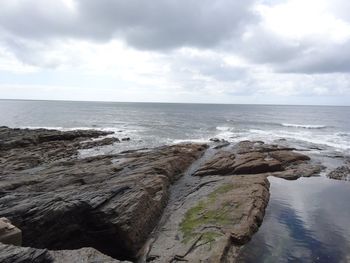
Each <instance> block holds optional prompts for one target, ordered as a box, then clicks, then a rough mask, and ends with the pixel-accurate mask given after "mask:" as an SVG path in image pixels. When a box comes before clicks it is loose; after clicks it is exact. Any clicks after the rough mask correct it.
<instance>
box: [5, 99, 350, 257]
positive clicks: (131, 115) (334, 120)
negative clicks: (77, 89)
mask: <svg viewBox="0 0 350 263" xmlns="http://www.w3.org/2000/svg"><path fill="white" fill-rule="evenodd" d="M349 116H350V107H326V106H271V105H205V104H166V103H112V102H110V103H109V102H63V101H15V100H0V126H2V125H5V126H9V127H21V128H24V127H27V128H28V127H29V128H38V127H42V128H51V129H61V130H70V129H91V128H92V129H101V130H110V131H114V132H115V134H114V135H111V136H117V137H119V138H123V137H130V138H131V141H130V142H122V143H118V144H115V145H112V146H106V147H102V148H99V149H93V150H84V151H82V152H81V155H82V156H83V157H84V156H85V155H94V154H101V153H117V152H120V151H124V150H129V149H137V148H144V147H154V146H159V145H163V144H174V143H180V142H208V141H209V139H210V138H214V137H216V138H219V139H225V140H227V141H230V142H238V141H241V140H262V141H265V142H277V143H281V144H287V145H290V146H293V147H296V148H298V149H300V150H306V151H307V153H308V154H309V155H312V156H313V157H314V158H315V159H316V160H318V161H321V162H322V163H323V164H325V165H326V166H327V167H328V168H329V169H331V168H334V167H336V166H338V165H340V164H341V163H342V162H343V161H344V160H345V159H346V158H349V156H350V118H349ZM349 160H350V158H349ZM326 172H327V171H325V173H326ZM269 180H270V182H271V199H270V202H269V204H268V207H267V211H266V216H265V218H264V222H263V224H262V226H261V228H260V229H259V231H258V232H257V233H256V234H255V235H254V236H253V239H252V241H251V242H250V243H248V245H247V246H246V247H245V248H244V249H243V252H242V254H241V256H240V261H241V262H248V263H249V262H350V231H349V229H350V220H349V218H350V202H349V200H350V182H344V181H335V180H331V179H328V178H326V177H325V175H324V174H321V176H320V177H314V178H301V179H299V180H297V181H292V182H290V181H286V180H282V179H277V178H269Z"/></svg>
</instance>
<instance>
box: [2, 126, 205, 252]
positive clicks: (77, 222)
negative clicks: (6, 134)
mask: <svg viewBox="0 0 350 263" xmlns="http://www.w3.org/2000/svg"><path fill="white" fill-rule="evenodd" d="M17 132H19V133H20V131H17V130H15V133H17ZM31 133H32V131H31ZM39 134H41V130H40V131H39ZM60 134H61V133H60ZM62 134H63V137H64V138H67V135H65V133H62ZM68 134H69V136H68V138H72V137H73V135H71V134H70V133H68ZM73 134H75V133H73ZM92 134H94V133H92ZM98 134H100V133H99V132H98V133H96V136H97V135H98ZM10 137H11V136H10ZM12 137H15V136H12ZM83 137H84V140H86V138H87V137H86V136H85V135H84V136H83ZM93 137H94V136H93ZM44 138H45V139H44V142H39V143H38V144H36V142H35V143H34V144H33V145H32V144H30V145H27V146H26V147H25V148H22V149H21V151H22V152H23V154H27V155H33V154H38V155H39V156H38V158H39V159H40V160H44V159H45V157H46V156H45V154H46V152H45V149H46V147H48V146H47V145H48V144H50V145H51V147H52V146H53V144H54V143H56V142H57V140H58V138H57V137H56V135H55V136H45V137H44ZM49 138H52V140H53V141H50V140H49ZM80 138H81V137H75V139H72V140H73V141H74V143H76V142H77V140H78V142H79V143H80V141H79V140H80ZM40 140H41V139H40ZM7 141H10V142H11V143H8V142H6V141H5V142H4V143H3V145H5V144H6V145H7V146H6V147H3V148H2V151H1V156H2V158H3V159H4V161H3V162H2V163H1V166H2V167H3V168H5V169H3V170H2V173H1V178H2V180H1V182H0V215H1V216H6V217H7V218H9V219H10V220H11V221H12V222H13V224H14V225H16V226H17V227H19V228H20V229H21V230H22V231H23V245H24V246H31V247H34V248H48V249H55V250H56V249H78V248H81V247H94V248H96V249H98V250H99V251H101V252H102V253H105V254H107V255H110V256H113V257H115V258H120V259H132V258H134V257H135V256H136V254H137V252H138V250H139V249H140V247H141V246H142V245H143V243H144V241H145V240H146V239H147V236H148V234H149V233H150V232H151V231H152V229H153V227H154V226H155V224H156V223H157V221H158V218H159V217H160V216H161V214H162V210H163V208H164V206H165V205H166V202H167V198H168V188H169V186H170V184H171V183H172V182H174V181H175V180H176V179H178V178H179V177H180V176H181V175H182V174H183V172H184V171H185V170H186V169H187V167H188V166H189V165H190V164H191V163H192V162H194V161H195V160H196V159H198V158H199V157H200V156H201V154H202V153H203V151H204V150H205V149H206V146H205V145H191V144H185V145H175V146H170V147H160V148H156V149H152V150H148V151H147V150H146V151H145V150H144V151H130V152H126V153H122V154H118V155H109V156H105V155H102V156H96V157H90V158H85V159H77V158H63V159H59V157H58V155H54V158H53V159H50V160H47V159H45V160H46V162H44V163H42V162H40V163H38V164H37V165H34V163H33V162H32V160H31V159H30V160H28V159H22V163H23V165H21V169H18V165H17V163H16V162H11V161H8V160H9V158H12V155H11V154H9V153H13V151H17V149H18V148H16V147H17V146H18V145H19V144H18V143H13V142H12V141H14V140H9V139H8V140H7ZM19 141H20V140H19ZM61 143H62V144H65V146H57V147H56V148H59V149H63V147H66V146H67V145H68V146H67V148H66V149H68V151H69V149H70V146H69V145H71V144H70V143H67V141H66V140H63V141H61ZM10 145H12V146H11V147H12V148H11V147H10ZM13 147H14V148H13ZM40 147H42V148H40ZM73 148H74V149H75V150H76V149H77V148H76V147H73ZM18 151H19V149H18ZM62 151H63V150H62ZM16 153H18V152H16ZM67 155H68V153H67ZM64 156H66V155H65V154H64ZM26 162H29V164H28V165H27V163H26Z"/></svg>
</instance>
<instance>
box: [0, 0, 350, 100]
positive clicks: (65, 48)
mask: <svg viewBox="0 0 350 263" xmlns="http://www.w3.org/2000/svg"><path fill="white" fill-rule="evenodd" d="M35 3H36V4H33V0H23V1H17V0H14V1H4V0H0V4H1V5H2V9H1V10H0V16H1V18H0V21H1V23H0V56H1V60H0V97H2V98H15V97H18V98H30V97H32V98H40V99H44V98H49V99H55V98H56V99H76V100H79V99H83V100H124V101H176V102H181V101H184V102H215V103H219V102H223V103H236V102H239V103H242V102H243V103H254V102H259V103H279V102H280V101H282V102H284V101H285V102H286V103H292V104H293V103H296V102H299V101H303V102H304V103H312V104H314V103H317V101H318V100H317V98H319V102H320V103H328V102H327V99H325V98H326V97H327V96H328V97H329V103H332V104H337V100H338V98H342V100H339V103H338V104H343V103H344V101H346V98H349V100H348V101H350V94H349V93H350V73H348V72H350V19H349V18H348V17H347V16H346V15H345V13H344V10H343V9H344V7H346V6H348V3H347V2H346V1H344V0H336V1H330V0H328V1H326V0H319V1H316V0H310V1H302V0H287V1H259V2H257V1H256V2H255V1H247V2H245V3H244V4H243V3H242V2H238V1H233V2H231V1H228V0H220V1H219V2H210V1H206V2H205V3H202V2H198V1H190V2H186V4H185V3H184V2H182V1H176V2H175V1H171V0H166V1H165V2H161V3H160V2H159V1H156V2H152V3H150V2H148V1H141V2H138V3H140V4H141V7H140V6H139V5H137V4H136V2H135V1H129V2H128V3H126V2H122V1H110V0H103V1H101V2H99V1H92V0H87V1H78V0H76V1H75V0H60V1H41V0H39V1H38V2H35ZM254 3H255V4H254ZM157 4H158V6H157ZM253 7H254V8H253ZM118 8H120V10H119V9H118ZM160 8H163V9H162V10H160ZM233 9H234V11H232V10H233ZM121 10H123V13H121V12H122V11H121ZM252 10H255V13H254V12H252ZM194 14H197V15H194ZM135 16H137V17H135ZM50 86H51V87H52V89H49V87H50ZM289 98H290V99H289ZM298 98H300V99H298ZM301 98H302V99H301ZM293 100H294V101H293Z"/></svg>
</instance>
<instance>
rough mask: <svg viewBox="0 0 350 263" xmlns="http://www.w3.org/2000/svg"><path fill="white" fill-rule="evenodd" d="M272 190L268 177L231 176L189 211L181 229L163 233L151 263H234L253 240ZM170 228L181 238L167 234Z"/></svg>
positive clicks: (149, 254) (153, 252) (149, 255)
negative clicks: (235, 255) (241, 248)
mask: <svg viewBox="0 0 350 263" xmlns="http://www.w3.org/2000/svg"><path fill="white" fill-rule="evenodd" d="M268 189H269V182H268V180H267V179H266V177H264V176H257V175H246V176H228V177H227V178H226V179H225V181H222V182H221V184H219V185H218V186H217V187H216V189H215V190H214V191H212V192H211V193H209V194H208V195H207V196H206V197H204V198H202V199H200V200H198V201H197V203H195V204H194V205H193V206H192V207H191V208H189V209H188V210H187V212H186V213H185V214H184V215H183V218H182V220H181V221H180V222H179V224H178V225H171V224H168V226H165V228H164V229H162V231H163V233H164V234H162V233H161V234H160V235H159V236H158V238H157V239H156V240H155V241H154V243H153V245H152V248H151V250H150V252H149V253H148V259H147V261H148V262H181V261H187V262H234V258H235V257H234V254H235V253H236V249H237V247H239V246H241V245H242V244H245V243H246V242H248V241H249V240H250V237H251V236H252V235H253V234H254V233H255V232H256V231H257V230H258V227H259V225H260V224H261V222H262V220H263V216H264V212H265V208H266V206H267V203H268V200H269V191H268ZM167 227H171V228H177V230H176V231H177V234H172V233H174V231H170V232H169V234H167V231H168V230H170V229H167ZM176 231H175V232H176ZM171 237H172V240H169V238H171Z"/></svg>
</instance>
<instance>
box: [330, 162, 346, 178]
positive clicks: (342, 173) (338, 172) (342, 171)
mask: <svg viewBox="0 0 350 263" xmlns="http://www.w3.org/2000/svg"><path fill="white" fill-rule="evenodd" d="M327 176H328V177H329V178H332V179H336V180H343V181H350V167H349V166H348V165H343V166H340V167H337V168H336V169H334V170H333V171H331V172H330V173H329V174H328V175H327Z"/></svg>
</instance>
